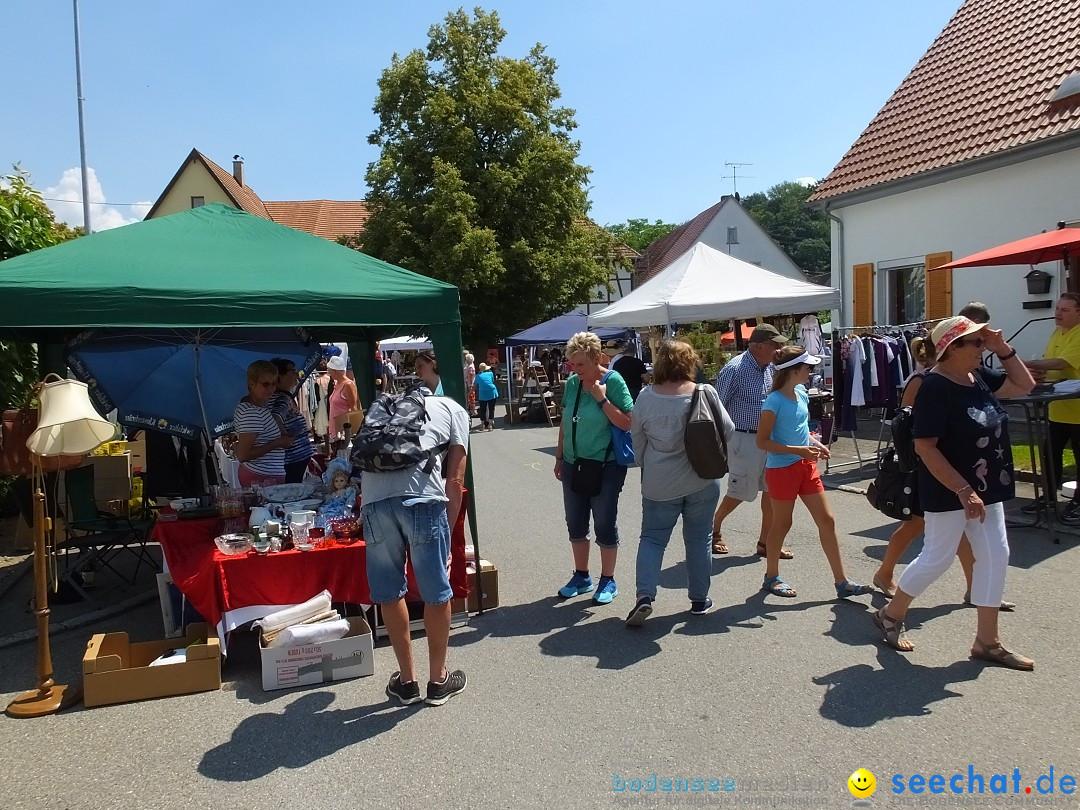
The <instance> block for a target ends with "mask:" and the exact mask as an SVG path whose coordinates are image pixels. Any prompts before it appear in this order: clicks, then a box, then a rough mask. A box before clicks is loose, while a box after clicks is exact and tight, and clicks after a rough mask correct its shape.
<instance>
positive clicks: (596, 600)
mask: <svg viewBox="0 0 1080 810" xmlns="http://www.w3.org/2000/svg"><path fill="white" fill-rule="evenodd" d="M618 595H619V589H618V588H616V587H615V580H613V579H609V580H607V582H605V583H604V584H603V585H601V586H600V588H598V589H597V591H596V594H595V595H594V596H593V598H592V600H593V604H595V605H606V604H608V603H609V602H610V601H611V600H612V599H614V598H615V597H616V596H618Z"/></svg>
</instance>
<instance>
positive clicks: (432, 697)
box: [417, 669, 469, 706]
mask: <svg viewBox="0 0 1080 810" xmlns="http://www.w3.org/2000/svg"><path fill="white" fill-rule="evenodd" d="M468 682H469V679H468V678H466V677H465V673H464V672H462V671H461V670H460V669H455V670H454V671H453V672H450V670H447V671H446V677H445V678H443V680H442V682H441V683H436V682H435V681H428V685H427V697H426V698H424V702H425V703H427V704H428V705H431V706H442V705H443V704H444V703H446V701H448V700H449V699H450V698H452V697H453V696H454V695H460V694H461V693H462V692H464V691H465V685H466V684H467V683H468ZM417 692H418V693H419V689H418V690H417ZM419 699H420V698H419V695H418V696H417V700H419Z"/></svg>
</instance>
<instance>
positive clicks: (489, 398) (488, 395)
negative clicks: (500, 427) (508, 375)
mask: <svg viewBox="0 0 1080 810" xmlns="http://www.w3.org/2000/svg"><path fill="white" fill-rule="evenodd" d="M473 385H474V386H475V387H476V401H477V403H479V407H480V429H481V430H494V429H495V400H497V399H498V398H499V389H498V388H497V387H496V386H495V372H494V371H492V370H491V366H489V365H488V364H487V363H481V364H480V373H479V374H477V375H476V381H475V382H474V383H473Z"/></svg>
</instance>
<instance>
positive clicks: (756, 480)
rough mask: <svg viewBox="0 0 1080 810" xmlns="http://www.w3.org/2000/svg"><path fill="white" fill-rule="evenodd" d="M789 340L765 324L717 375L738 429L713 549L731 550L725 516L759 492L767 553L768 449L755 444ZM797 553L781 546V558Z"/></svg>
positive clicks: (761, 551)
mask: <svg viewBox="0 0 1080 810" xmlns="http://www.w3.org/2000/svg"><path fill="white" fill-rule="evenodd" d="M787 342H788V339H787V338H786V337H784V336H783V335H781V334H780V333H779V332H778V331H777V330H776V327H775V326H771V325H769V324H767V323H762V324H760V325H758V326H756V327H755V328H754V331H753V332H752V333H751V334H750V344H749V346H748V347H747V350H746V351H745V352H743V353H742V354H740V355H737V356H736V357H733V358H732V359H731V360H729V361H728V363H727V365H725V366H724V367H723V368H722V369H720V374H719V375H718V376H717V378H716V391H717V393H718V394H720V401H721V402H723V403H724V407H725V408H727V412H728V413H729V414H730V415H731V418H732V420H733V421H734V422H735V433H734V435H733V436H732V437H731V444H730V445H729V446H728V483H727V493H726V494H725V495H724V499H723V500H722V501H720V506H718V507H717V509H716V514H715V515H713V534H712V553H713V554H727V553H728V551H730V549H729V548H728V547H727V544H726V543H724V538H723V535H722V533H721V530H722V528H723V524H724V518H726V517H727V516H728V515H730V514H731V513H732V512H734V511H735V507H737V506H738V505H739V504H740V503H742V502H744V501H753V500H755V499H756V498H757V496H758V492H760V493H761V532H760V533H759V534H758V542H757V554H758V556H759V557H764V556H765V538H766V536H767V535H768V534H769V524H770V523H772V500H771V499H770V498H769V495H768V493H767V492H766V490H765V453H764V451H762V450H759V449H758V447H757V437H756V436H755V434H756V433H757V428H758V420H759V419H761V403H762V401H764V399H765V397H766V396H767V395H768V393H769V390H770V389H771V388H772V378H773V355H774V354H775V353H776V350H777V349H779V348H780V347H781V346H783V345H784V344H785V343H787ZM794 556H795V555H794V554H792V553H791V550H790V549H787V548H785V549H783V550H782V551H781V552H780V558H781V559H783V560H790V559H791V558H792V557H794Z"/></svg>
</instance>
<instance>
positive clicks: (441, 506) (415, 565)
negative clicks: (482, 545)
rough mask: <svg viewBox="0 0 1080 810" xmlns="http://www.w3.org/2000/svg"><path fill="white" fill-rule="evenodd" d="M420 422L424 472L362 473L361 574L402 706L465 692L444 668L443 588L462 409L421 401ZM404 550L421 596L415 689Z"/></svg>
mask: <svg viewBox="0 0 1080 810" xmlns="http://www.w3.org/2000/svg"><path fill="white" fill-rule="evenodd" d="M424 407H425V409H426V411H427V420H426V421H425V422H424V426H423V428H422V429H421V431H420V446H421V448H423V449H425V450H432V451H435V450H437V449H438V448H440V447H442V446H446V448H447V449H446V451H445V453H441V452H440V453H437V454H436V455H435V456H434V458H435V463H434V465H433V466H432V467H431V470H430V471H429V472H426V471H425V468H426V466H427V465H426V464H420V465H416V466H413V467H407V468H405V469H403V470H391V471H379V472H373V471H370V470H369V471H367V472H365V473H364V484H363V487H364V488H363V499H362V500H363V505H362V506H361V508H360V515H361V519H362V520H363V522H364V541H365V542H366V543H367V555H366V556H367V578H368V585H369V587H370V588H371V598H372V600H373V601H374V602H375V603H376V604H378V605H380V606H381V607H382V614H383V617H384V620H385V622H386V631H387V634H388V635H389V636H390V644H391V645H392V646H393V649H394V656H395V657H396V658H397V665H398V671H397V672H395V673H394V674H393V675H392V676H391V677H390V682H389V683H388V684H387V685H386V694H387V695H388V696H389V697H391V698H396V699H397V700H398V702H399V703H402V704H404V705H409V704H412V703H419V702H420V701H421V700H424V701H425V702H426V703H429V704H431V705H435V706H439V705H442V704H443V703H446V701H447V700H449V699H450V698H451V697H453V696H455V695H458V694H460V693H461V692H463V691H464V690H465V686H466V683H467V679H466V677H465V673H464V672H462V671H461V670H454V671H450V670H449V669H447V668H446V656H447V647H448V645H449V640H450V599H451V597H452V596H453V595H454V592H453V590H452V589H451V587H450V579H449V574H448V570H447V561H448V560H449V559H450V537H451V531H452V528H453V526H455V525H456V524H457V520H458V516H459V515H460V513H461V509H462V503H463V495H464V490H463V487H464V481H465V459H466V454H467V451H468V445H469V414H468V411H466V410H465V409H464V408H463V407H461V405H459V404H458V403H457V402H455V401H454V400H452V399H449V398H447V397H439V396H434V395H429V396H427V397H426V398H425V400H424ZM406 552H408V559H409V565H410V568H411V569H412V572H413V574H414V576H415V577H416V584H417V586H418V587H419V589H420V596H421V598H422V599H423V600H424V632H425V634H426V636H427V648H428V682H427V691H426V693H425V695H423V696H422V695H421V694H420V684H419V682H418V681H417V675H416V667H415V665H414V663H413V652H412V640H411V637H410V632H409V610H408V607H407V606H406V604H405V594H406V592H407V591H408V589H409V586H408V582H407V580H406V575H405V560H406Z"/></svg>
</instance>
